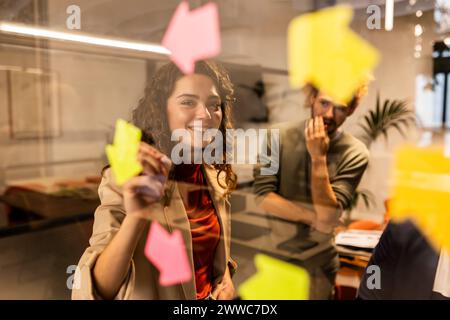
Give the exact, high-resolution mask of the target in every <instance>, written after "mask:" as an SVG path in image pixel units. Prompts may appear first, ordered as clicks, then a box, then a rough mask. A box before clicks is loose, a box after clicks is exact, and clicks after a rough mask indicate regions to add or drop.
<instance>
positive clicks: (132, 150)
mask: <svg viewBox="0 0 450 320" xmlns="http://www.w3.org/2000/svg"><path fill="white" fill-rule="evenodd" d="M141 136H142V132H141V130H140V129H139V128H137V127H135V126H133V125H132V124H130V123H128V122H126V121H125V120H122V119H118V120H117V122H116V131H115V133H114V144H113V145H107V146H106V155H107V157H108V160H109V164H110V165H111V170H112V172H113V174H114V178H115V180H116V183H117V184H118V185H122V184H123V183H125V181H127V180H128V179H130V178H131V177H134V176H136V175H137V174H139V173H140V172H141V171H142V166H141V164H140V163H139V162H138V161H137V159H136V156H137V153H138V150H139V143H140V141H141Z"/></svg>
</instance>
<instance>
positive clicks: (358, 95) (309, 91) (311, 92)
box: [305, 79, 370, 110]
mask: <svg viewBox="0 0 450 320" xmlns="http://www.w3.org/2000/svg"><path fill="white" fill-rule="evenodd" d="M369 81H370V80H369V79H368V80H366V81H364V82H363V84H361V85H360V86H359V87H358V89H356V91H355V93H354V94H353V96H352V99H351V100H350V102H349V103H348V104H347V107H348V108H350V109H353V110H354V109H356V108H357V107H358V106H359V104H360V103H361V100H362V99H363V98H364V97H365V96H366V95H367V92H368V91H369ZM305 90H306V101H305V106H306V107H307V108H310V107H312V105H311V101H312V98H316V97H317V95H318V94H319V89H317V88H316V87H315V86H313V85H312V84H307V85H306V86H305Z"/></svg>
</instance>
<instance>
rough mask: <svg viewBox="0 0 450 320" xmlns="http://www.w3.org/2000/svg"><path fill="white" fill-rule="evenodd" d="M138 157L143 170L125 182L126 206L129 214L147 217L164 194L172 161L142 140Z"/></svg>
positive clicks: (124, 196)
mask: <svg viewBox="0 0 450 320" xmlns="http://www.w3.org/2000/svg"><path fill="white" fill-rule="evenodd" d="M137 158H138V161H139V162H140V163H141V165H142V167H143V170H142V173H141V174H140V175H139V176H137V177H133V178H131V179H129V180H128V181H127V182H126V183H125V184H124V186H123V198H124V207H125V211H126V213H127V214H130V215H134V216H138V217H142V218H146V217H148V214H149V210H148V209H149V208H150V207H151V206H152V205H153V204H155V203H157V202H158V201H159V200H160V199H161V198H162V196H163V195H164V189H165V184H166V181H167V176H168V174H169V171H170V167H171V165H172V162H171V161H170V159H169V158H168V157H167V156H166V155H164V154H163V153H161V152H159V151H158V150H156V149H155V148H153V147H151V146H150V145H148V144H147V143H145V142H141V144H140V146H139V151H138V156H137Z"/></svg>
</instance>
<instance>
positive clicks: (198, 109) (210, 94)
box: [167, 74, 223, 147]
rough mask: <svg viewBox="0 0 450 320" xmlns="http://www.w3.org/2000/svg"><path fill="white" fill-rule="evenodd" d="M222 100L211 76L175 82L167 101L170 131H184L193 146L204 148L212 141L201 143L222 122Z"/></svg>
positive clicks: (200, 76)
mask: <svg viewBox="0 0 450 320" xmlns="http://www.w3.org/2000/svg"><path fill="white" fill-rule="evenodd" d="M221 103H222V101H221V99H220V96H219V93H218V91H217V88H216V86H215V85H214V82H213V81H212V80H211V78H209V77H208V76H205V75H202V74H193V75H187V76H183V77H182V78H180V79H178V81H177V82H176V83H175V87H174V90H173V92H172V94H171V96H170V97H169V98H168V99H167V115H168V120H169V127H170V131H171V132H173V131H174V130H175V129H185V130H186V132H188V133H189V134H190V137H191V139H190V141H191V142H194V145H193V146H194V147H205V146H206V145H207V144H208V143H209V141H203V139H202V140H201V141H202V142H201V146H200V145H196V144H197V142H198V141H199V140H198V139H194V134H195V135H196V136H201V137H203V133H204V132H205V131H206V130H208V129H219V126H220V123H221V122H222V116H223V115H222V108H221Z"/></svg>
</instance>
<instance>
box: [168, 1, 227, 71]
mask: <svg viewBox="0 0 450 320" xmlns="http://www.w3.org/2000/svg"><path fill="white" fill-rule="evenodd" d="M162 44H163V46H164V47H166V48H167V49H169V50H170V51H171V53H172V54H171V59H172V61H173V62H174V63H175V64H176V65H177V66H178V67H179V68H180V70H181V71H183V72H184V73H185V74H192V73H193V72H194V68H195V62H196V61H198V60H202V59H207V58H211V57H214V56H216V55H218V54H219V53H220V25H219V10H218V8H217V4H215V3H208V4H205V5H204V6H202V7H200V8H197V9H195V10H192V11H189V3H188V2H187V1H183V2H181V3H180V4H179V5H178V7H177V9H176V11H175V13H174V15H173V16H172V19H171V20H170V23H169V26H168V28H167V30H166V34H165V35H164V38H163V41H162Z"/></svg>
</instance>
